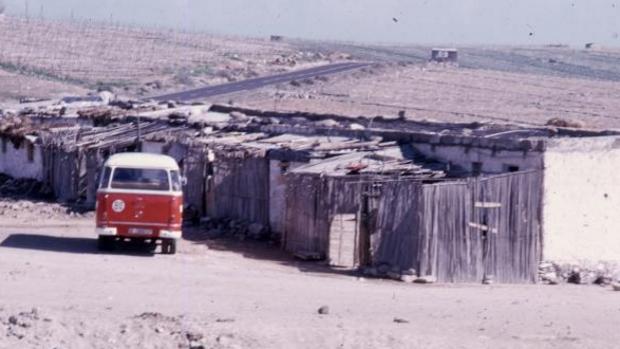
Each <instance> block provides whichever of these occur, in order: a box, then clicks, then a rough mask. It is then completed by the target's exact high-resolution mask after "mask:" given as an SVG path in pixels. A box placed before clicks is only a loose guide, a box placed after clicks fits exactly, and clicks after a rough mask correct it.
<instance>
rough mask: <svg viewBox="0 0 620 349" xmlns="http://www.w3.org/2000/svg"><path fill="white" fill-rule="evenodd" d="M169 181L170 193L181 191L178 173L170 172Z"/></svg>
mask: <svg viewBox="0 0 620 349" xmlns="http://www.w3.org/2000/svg"><path fill="white" fill-rule="evenodd" d="M170 180H171V181H172V191H181V190H182V189H183V186H182V184H181V175H180V174H179V171H170Z"/></svg>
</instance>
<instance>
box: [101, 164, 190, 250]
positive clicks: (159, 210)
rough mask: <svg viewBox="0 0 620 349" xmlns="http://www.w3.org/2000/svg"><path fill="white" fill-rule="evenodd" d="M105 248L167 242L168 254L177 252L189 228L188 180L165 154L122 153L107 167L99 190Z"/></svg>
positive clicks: (165, 244)
mask: <svg viewBox="0 0 620 349" xmlns="http://www.w3.org/2000/svg"><path fill="white" fill-rule="evenodd" d="M96 211H97V228H96V232H97V235H99V240H98V242H99V249H100V250H110V249H113V248H114V246H115V241H116V240H125V239H130V240H142V241H144V242H148V243H151V244H152V246H153V247H155V244H156V243H157V241H161V250H162V253H164V254H174V253H176V240H178V239H180V238H181V226H182V223H183V217H182V216H183V192H182V178H181V173H180V171H179V166H178V164H177V162H176V161H175V160H174V159H173V158H171V157H169V156H165V155H156V154H146V153H121V154H115V155H112V156H111V157H110V158H109V159H108V160H107V161H106V163H105V165H104V167H103V171H102V173H101V180H100V183H99V189H98V190H97V208H96Z"/></svg>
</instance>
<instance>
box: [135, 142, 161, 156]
mask: <svg viewBox="0 0 620 349" xmlns="http://www.w3.org/2000/svg"><path fill="white" fill-rule="evenodd" d="M165 145H166V143H164V142H151V141H142V145H141V147H142V152H143V153H150V154H163V153H164V146H165Z"/></svg>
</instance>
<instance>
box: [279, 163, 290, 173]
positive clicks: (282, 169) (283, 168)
mask: <svg viewBox="0 0 620 349" xmlns="http://www.w3.org/2000/svg"><path fill="white" fill-rule="evenodd" d="M289 166H290V164H289V162H288V161H281V162H280V173H281V174H285V173H286V172H288V168H289Z"/></svg>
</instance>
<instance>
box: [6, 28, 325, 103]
mask: <svg viewBox="0 0 620 349" xmlns="http://www.w3.org/2000/svg"><path fill="white" fill-rule="evenodd" d="M0 33H2V38H3V39H2V40H0V69H2V70H4V71H5V72H9V73H16V74H19V75H24V76H34V77H36V78H38V79H40V80H43V81H54V82H60V83H62V84H68V85H74V86H80V87H84V88H90V89H94V88H97V87H99V88H113V89H115V90H116V92H118V93H123V94H126V95H138V96H145V95H146V96H148V95H150V94H160V93H162V92H163V91H172V90H178V89H184V88H185V89H186V88H188V87H191V86H196V85H207V84H216V83H223V82H228V81H234V80H239V79H245V78H250V77H254V76H259V75H268V74H272V73H276V72H280V71H286V70H290V69H294V68H299V67H300V66H306V65H311V64H318V63H324V62H326V61H327V60H328V59H329V58H330V57H327V56H325V55H322V54H318V53H314V52H300V51H298V50H297V49H296V48H294V47H292V46H291V45H290V44H287V43H285V42H270V41H269V40H268V39H265V40H262V39H248V38H236V37H224V36H213V35H208V34H200V33H188V32H180V31H171V30H155V29H152V30H151V29H142V28H132V27H127V26H113V25H103V24H96V23H89V22H80V23H77V22H54V21H42V20H34V19H30V20H27V19H23V18H15V17H4V18H2V19H0ZM14 94H15V91H7V89H6V88H3V89H2V91H0V99H2V97H4V98H7V97H11V96H12V95H14ZM24 94H27V93H24Z"/></svg>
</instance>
